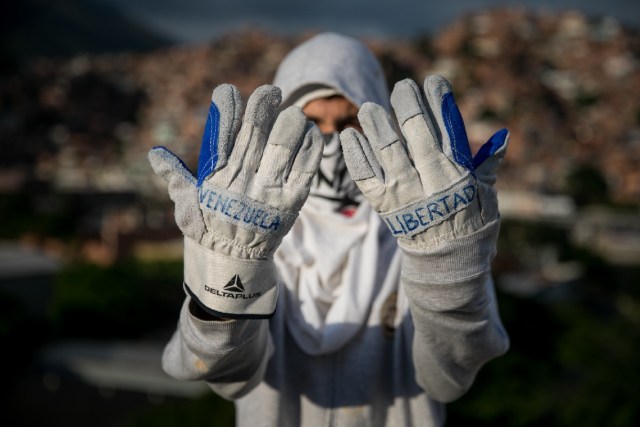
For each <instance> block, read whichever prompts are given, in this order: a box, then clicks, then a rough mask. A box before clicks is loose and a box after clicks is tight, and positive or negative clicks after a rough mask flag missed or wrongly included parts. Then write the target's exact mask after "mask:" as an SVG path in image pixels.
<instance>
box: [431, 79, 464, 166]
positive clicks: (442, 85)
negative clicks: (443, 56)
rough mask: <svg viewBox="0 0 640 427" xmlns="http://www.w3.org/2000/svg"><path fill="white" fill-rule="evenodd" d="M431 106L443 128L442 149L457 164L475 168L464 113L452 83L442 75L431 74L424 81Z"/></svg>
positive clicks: (439, 124)
mask: <svg viewBox="0 0 640 427" xmlns="http://www.w3.org/2000/svg"><path fill="white" fill-rule="evenodd" d="M424 90H425V94H426V97H427V101H428V103H429V107H430V108H431V111H432V112H433V115H434V116H435V119H436V121H437V123H438V127H439V128H440V129H441V130H442V151H443V152H444V154H445V155H446V156H447V157H448V158H449V159H450V160H451V161H452V162H454V163H455V164H456V165H459V166H462V167H463V168H465V169H467V170H473V157H472V155H471V148H470V147H469V140H468V139H467V131H466V129H465V127H464V121H463V120H462V115H461V114H460V110H459V109H458V105H457V104H456V101H455V98H454V97H453V92H452V91H451V85H450V83H449V82H448V81H447V79H445V78H444V77H442V76H439V75H435V76H429V77H427V78H426V79H425V81H424Z"/></svg>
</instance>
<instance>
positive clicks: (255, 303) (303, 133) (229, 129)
mask: <svg viewBox="0 0 640 427" xmlns="http://www.w3.org/2000/svg"><path fill="white" fill-rule="evenodd" d="M280 102H281V93H280V89H278V88H277V87H275V86H270V85H265V86H261V87H259V88H258V89H256V91H255V92H254V93H253V94H252V95H251V96H250V98H249V100H248V102H247V108H246V112H245V114H244V119H242V101H241V99H240V94H239V92H238V90H237V89H236V88H235V87H234V86H232V85H228V84H223V85H220V86H218V87H217V88H216V89H215V90H214V91H213V95H212V97H211V105H210V108H209V116H208V119H207V123H206V127H205V131H204V135H203V138H202V146H201V148H200V156H199V160H198V173H197V177H196V176H194V175H193V174H192V173H191V172H190V171H189V170H188V168H187V167H186V166H185V164H184V163H183V162H182V161H181V160H180V159H179V158H178V157H176V156H175V155H174V154H173V153H171V152H170V151H169V150H168V149H166V148H164V147H154V148H153V149H151V151H150V152H149V155H148V158H149V162H150V163H151V166H152V168H153V170H154V171H155V173H156V174H158V175H159V176H161V177H162V178H164V180H165V181H167V182H168V190H169V196H170V197H171V199H172V200H173V201H174V202H175V217H176V222H177V224H178V227H179V228H180V230H181V231H182V232H183V234H184V287H185V290H186V292H187V293H188V294H189V295H190V296H191V298H192V299H193V300H195V302H196V303H197V304H198V305H199V306H200V307H201V308H202V309H204V310H205V311H207V312H209V313H210V314H213V315H216V316H220V317H223V318H268V317H270V316H272V315H273V313H274V311H275V307H276V300H277V295H278V287H277V281H276V271H275V266H274V263H273V253H274V251H275V250H276V248H277V247H278V245H279V244H280V242H281V240H282V238H283V237H284V235H285V234H287V232H288V231H289V229H290V228H291V226H292V225H293V223H294V221H295V219H296V217H297V215H298V212H299V211H300V208H301V207H302V205H303V204H304V202H305V200H306V198H307V196H308V194H309V186H310V181H311V179H312V178H313V176H314V174H315V172H316V170H317V168H318V164H319V162H320V159H321V157H322V135H321V134H320V131H319V130H318V128H317V127H316V126H315V125H313V124H312V123H310V122H308V121H307V120H306V118H305V116H304V114H303V113H302V111H301V110H300V108H298V107H289V108H287V109H285V110H284V111H282V112H281V113H280V114H277V113H278V107H279V105H280ZM276 116H277V118H276ZM274 119H275V123H274Z"/></svg>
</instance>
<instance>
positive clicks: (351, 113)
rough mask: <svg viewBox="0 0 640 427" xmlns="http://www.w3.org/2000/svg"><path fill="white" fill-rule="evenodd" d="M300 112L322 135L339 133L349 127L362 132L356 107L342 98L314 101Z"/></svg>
mask: <svg viewBox="0 0 640 427" xmlns="http://www.w3.org/2000/svg"><path fill="white" fill-rule="evenodd" d="M302 111H303V112H304V114H305V116H307V119H309V120H312V121H313V122H315V123H316V125H318V128H319V129H320V132H322V133H323V134H330V133H333V132H341V131H343V130H344V129H346V128H349V127H352V128H355V129H357V130H359V131H362V128H361V127H360V122H359V121H358V107H356V106H355V105H353V104H352V103H351V102H350V101H349V100H347V99H346V98H344V97H342V96H339V95H336V96H330V97H328V98H318V99H314V100H313V101H310V102H308V103H307V105H305V106H304V108H303V109H302Z"/></svg>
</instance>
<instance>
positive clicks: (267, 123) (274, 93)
mask: <svg viewBox="0 0 640 427" xmlns="http://www.w3.org/2000/svg"><path fill="white" fill-rule="evenodd" d="M281 100H282V95H281V92H280V89H279V88H278V87H276V86H271V85H264V86H260V87H259V88H257V89H256V90H255V91H254V92H253V93H252V94H251V96H250V97H249V100H248V101H247V108H246V110H245V113H244V119H243V121H242V126H241V128H240V132H239V133H238V137H237V138H236V142H235V144H234V146H233V150H232V151H231V154H230V155H229V161H228V163H227V166H226V167H225V168H224V170H221V171H220V172H219V173H218V174H216V183H218V184H220V185H222V186H224V187H230V186H232V187H233V189H234V191H237V192H240V193H243V192H244V191H245V190H246V188H247V184H248V183H249V182H250V181H251V179H252V177H253V176H254V175H255V171H256V169H258V165H259V164H260V158H261V157H262V151H263V150H264V146H265V144H266V140H267V136H268V135H269V128H270V127H271V125H272V124H273V119H274V118H275V116H276V114H277V112H278V106H279V105H280V102H281Z"/></svg>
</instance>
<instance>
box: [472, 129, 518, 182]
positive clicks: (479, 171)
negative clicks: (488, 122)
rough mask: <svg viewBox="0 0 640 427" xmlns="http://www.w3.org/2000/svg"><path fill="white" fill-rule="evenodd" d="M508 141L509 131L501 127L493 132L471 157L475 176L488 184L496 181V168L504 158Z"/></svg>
mask: <svg viewBox="0 0 640 427" xmlns="http://www.w3.org/2000/svg"><path fill="white" fill-rule="evenodd" d="M508 142H509V131H508V130H507V129H501V130H499V131H498V132H496V133H494V134H493V136H492V137H491V138H489V140H488V141H487V142H485V143H484V144H483V145H482V147H480V150H478V152H477V153H476V155H475V156H474V158H473V168H474V171H475V175H476V177H477V178H478V179H479V180H480V181H482V182H484V183H485V184H488V185H493V184H495V182H496V173H495V171H496V169H497V168H498V165H499V164H500V162H501V161H502V159H503V158H504V155H505V153H506V151H507V145H508Z"/></svg>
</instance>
